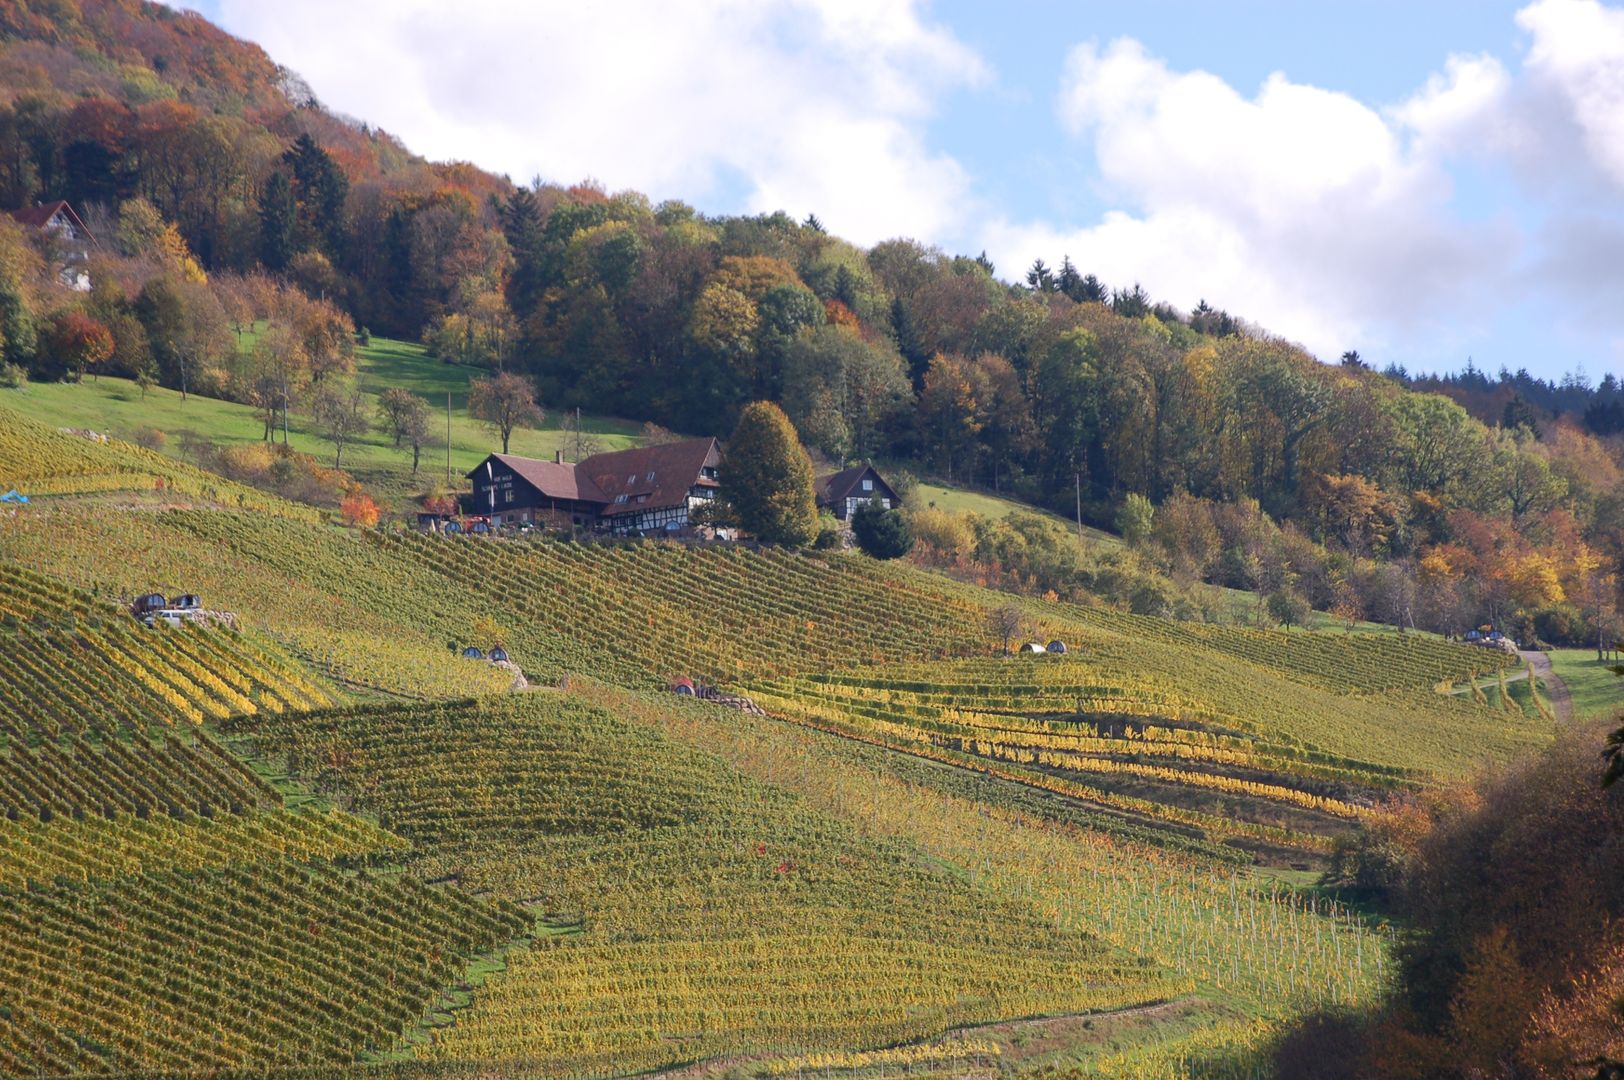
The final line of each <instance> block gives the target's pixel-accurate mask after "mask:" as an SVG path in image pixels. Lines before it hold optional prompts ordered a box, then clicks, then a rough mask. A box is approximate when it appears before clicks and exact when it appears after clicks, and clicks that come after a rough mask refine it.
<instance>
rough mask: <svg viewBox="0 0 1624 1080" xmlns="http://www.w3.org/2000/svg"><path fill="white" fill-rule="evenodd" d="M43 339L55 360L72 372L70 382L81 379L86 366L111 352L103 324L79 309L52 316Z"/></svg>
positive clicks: (102, 360) (110, 343) (110, 338)
mask: <svg viewBox="0 0 1624 1080" xmlns="http://www.w3.org/2000/svg"><path fill="white" fill-rule="evenodd" d="M46 342H47V347H48V348H49V349H50V351H51V355H52V356H53V357H55V358H56V361H57V363H59V364H61V365H62V366H63V367H64V368H65V369H67V370H68V371H71V372H72V373H73V381H74V382H82V381H83V380H84V377H85V371H86V370H87V369H93V368H95V367H97V366H98V365H99V364H102V363H104V362H106V361H107V360H108V359H110V358H111V357H112V355H113V335H112V334H111V333H110V332H109V331H108V329H107V327H105V326H103V325H102V324H101V323H99V322H97V321H96V320H95V319H92V318H91V317H90V316H88V315H86V314H84V313H83V312H79V311H64V312H59V313H58V314H56V315H54V316H52V318H51V324H50V329H49V331H48V332H47V334H46Z"/></svg>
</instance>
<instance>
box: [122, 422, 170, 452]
mask: <svg viewBox="0 0 1624 1080" xmlns="http://www.w3.org/2000/svg"><path fill="white" fill-rule="evenodd" d="M130 441H131V442H133V443H134V444H135V445H137V446H144V447H146V448H147V449H148V450H162V449H163V448H164V446H165V444H167V443H168V442H169V436H167V435H165V434H164V433H163V432H162V431H159V430H158V429H157V428H155V427H138V428H136V429H135V430H134V431H133V432H131V433H130Z"/></svg>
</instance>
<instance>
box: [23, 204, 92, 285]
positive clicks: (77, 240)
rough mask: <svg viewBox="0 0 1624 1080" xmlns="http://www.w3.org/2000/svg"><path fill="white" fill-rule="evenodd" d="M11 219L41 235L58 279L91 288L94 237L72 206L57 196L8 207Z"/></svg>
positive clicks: (63, 282)
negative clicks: (12, 208)
mask: <svg viewBox="0 0 1624 1080" xmlns="http://www.w3.org/2000/svg"><path fill="white" fill-rule="evenodd" d="M11 219H12V220H13V221H15V222H17V223H18V224H19V225H23V226H25V227H27V228H29V229H32V230H34V231H35V233H36V234H38V235H40V236H42V237H43V238H44V240H45V241H46V243H47V244H48V245H49V246H50V247H51V248H52V249H53V250H52V251H51V255H52V257H53V259H54V261H55V262H56V263H57V264H58V269H57V279H58V280H59V281H61V282H62V284H63V285H66V286H67V287H68V288H70V289H73V290H74V291H75V292H89V291H90V271H89V270H88V269H87V264H88V263H89V261H90V249H91V247H92V246H94V244H95V243H96V238H95V237H94V236H92V235H90V230H89V229H87V228H85V223H84V222H83V221H81V220H79V215H78V214H76V213H74V212H73V207H71V206H69V205H68V204H67V203H66V202H64V201H63V200H61V199H58V200H57V201H56V202H48V203H41V204H40V205H38V206H28V207H24V208H23V209H21V210H13V211H11Z"/></svg>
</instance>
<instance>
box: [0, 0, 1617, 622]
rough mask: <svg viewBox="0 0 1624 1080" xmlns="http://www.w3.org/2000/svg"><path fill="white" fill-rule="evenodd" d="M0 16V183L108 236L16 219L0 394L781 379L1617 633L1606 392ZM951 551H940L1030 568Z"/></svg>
mask: <svg viewBox="0 0 1624 1080" xmlns="http://www.w3.org/2000/svg"><path fill="white" fill-rule="evenodd" d="M0 28H3V29H4V31H5V37H4V41H3V43H0V99H3V105H0V150H3V152H0V202H3V203H4V205H6V206H8V207H24V206H29V205H31V204H34V203H36V202H40V201H44V200H52V199H66V200H69V202H70V203H71V204H72V205H73V206H75V207H76V208H77V209H78V210H79V211H80V213H81V214H82V216H83V218H84V220H85V221H86V223H87V224H88V225H89V227H90V229H91V231H92V232H93V233H94V234H95V236H96V237H97V245H96V247H95V249H94V251H93V252H92V258H91V263H92V269H93V273H92V281H93V288H92V289H91V291H90V292H89V293H88V294H81V293H75V292H72V291H70V290H66V289H64V288H62V287H60V285H59V284H58V283H57V280H56V278H55V276H54V272H53V262H54V259H55V258H56V254H55V253H53V251H52V250H51V249H50V244H48V243H41V242H40V241H39V238H38V237H36V236H33V235H31V234H30V233H29V231H28V230H26V229H24V228H23V227H21V226H13V225H11V224H9V223H7V224H3V225H0V333H3V349H4V357H5V361H6V362H7V363H8V364H10V365H14V366H12V367H10V368H8V369H7V371H8V372H9V373H10V374H8V375H7V380H8V381H13V382H14V381H16V380H17V379H18V378H20V376H21V372H22V370H23V369H27V370H28V371H30V372H31V373H32V374H33V375H34V376H35V377H36V378H53V379H54V378H61V377H64V376H66V377H79V376H80V375H81V374H82V373H84V372H90V373H98V372H99V373H108V374H117V375H125V376H128V377H132V378H135V379H137V380H140V381H142V382H143V383H145V382H146V381H148V380H156V381H158V382H161V383H162V384H164V385H166V386H172V387H175V388H177V389H182V390H185V391H187V392H197V393H203V394H208V395H213V396H218V397H226V398H231V399H233V400H237V401H242V402H246V403H249V404H252V405H253V406H254V407H255V408H256V409H258V410H259V411H260V413H261V415H262V419H263V421H264V429H265V435H266V438H267V439H268V440H271V441H274V440H275V439H276V438H277V429H278V426H279V418H281V419H283V420H285V416H286V414H287V413H288V412H289V411H290V410H297V411H300V412H303V413H307V414H310V415H312V416H320V417H322V418H324V421H323V422H324V423H325V424H327V425H328V426H331V427H333V428H334V429H335V430H337V429H342V428H343V427H344V426H345V425H351V426H353V425H354V424H357V423H364V422H365V421H366V418H365V417H364V416H362V415H360V414H359V412H358V409H357V407H356V398H355V396H354V395H353V394H350V393H349V392H348V390H347V381H346V380H347V378H348V373H349V372H350V371H351V370H352V368H353V365H354V360H353V355H352V354H353V340H354V335H355V334H356V333H357V332H361V333H363V334H364V333H365V332H366V331H368V330H370V331H377V332H380V333H389V334H392V335H397V336H404V337H410V338H419V337H421V338H422V339H423V340H424V341H425V342H426V343H428V344H429V346H430V347H431V349H432V351H433V352H434V353H436V354H437V355H438V356H440V357H441V358H442V359H444V360H446V361H450V362H456V363H462V364H469V365H474V366H476V367H484V368H505V369H509V370H513V371H517V372H519V373H521V374H524V375H526V376H531V377H533V379H534V385H535V387H536V390H537V395H538V398H539V400H540V402H541V403H542V405H543V406H544V407H546V408H549V409H554V410H565V409H569V408H571V407H574V406H583V407H585V408H587V409H588V410H598V411H603V412H607V413H610V414H612V415H618V416H627V417H632V418H635V419H638V420H651V421H656V422H659V423H661V424H664V425H666V426H667V427H670V428H673V429H676V430H679V431H688V432H696V433H702V434H716V433H724V432H725V431H727V430H729V429H730V427H731V425H732V421H733V419H734V417H735V415H736V413H737V410H738V408H739V407H740V406H741V405H742V404H743V403H744V402H746V401H748V400H752V399H756V398H762V397H766V398H772V399H777V400H779V401H781V402H782V403H783V405H784V407H785V409H786V411H787V412H788V413H789V415H790V417H791V419H792V420H793V421H794V422H795V423H796V425H797V428H798V430H799V431H800V433H801V435H802V437H803V439H804V440H805V441H806V442H807V443H808V444H809V446H811V447H812V448H813V449H814V450H815V451H818V452H820V453H822V454H824V455H826V456H827V457H829V458H830V459H833V460H835V461H837V462H838V461H845V460H852V459H857V458H861V457H878V458H882V459H885V460H889V461H893V462H897V463H900V464H902V465H905V466H906V467H907V468H908V469H911V470H912V471H914V472H917V473H926V474H933V475H937V476H940V477H942V478H946V479H949V480H951V481H953V482H956V483H959V484H970V485H978V486H982V487H986V488H989V489H998V490H1000V491H1003V492H1006V493H1010V494H1013V495H1015V496H1016V497H1018V498H1022V499H1025V500H1027V501H1029V502H1033V503H1037V504H1039V505H1043V506H1047V507H1050V508H1053V509H1056V510H1058V511H1060V512H1061V513H1063V514H1065V515H1067V516H1074V515H1078V514H1080V515H1081V516H1082V517H1083V518H1085V519H1087V520H1089V521H1091V522H1093V523H1096V524H1104V525H1107V526H1114V527H1120V528H1123V529H1125V530H1126V531H1128V532H1130V534H1133V535H1135V536H1147V537H1151V538H1152V540H1153V542H1152V543H1151V544H1150V545H1149V546H1148V547H1147V549H1146V550H1147V553H1148V554H1149V556H1150V557H1151V559H1152V561H1153V562H1155V563H1157V564H1158V565H1159V566H1160V568H1161V569H1162V570H1165V571H1167V572H1170V573H1172V574H1173V576H1174V577H1175V579H1176V580H1179V581H1181V582H1189V581H1210V582H1214V583H1218V584H1223V585H1228V586H1233V587H1238V588H1245V589H1255V590H1259V591H1261V592H1264V593H1277V592H1284V593H1287V594H1290V595H1295V596H1299V597H1301V598H1302V599H1304V600H1306V601H1307V602H1308V603H1310V604H1311V605H1313V606H1314V607H1317V608H1320V609H1331V608H1336V609H1338V610H1341V611H1344V612H1347V613H1349V614H1350V617H1359V616H1366V617H1370V618H1374V619H1379V620H1384V621H1388V622H1391V623H1394V624H1397V625H1404V624H1414V625H1420V626H1428V627H1431V628H1434V629H1438V630H1444V631H1450V632H1459V631H1461V630H1463V629H1464V628H1466V627H1469V626H1474V625H1479V624H1481V623H1485V622H1494V623H1496V624H1502V625H1506V627H1507V629H1510V630H1514V631H1515V632H1516V633H1517V634H1518V636H1519V638H1521V639H1524V640H1530V639H1532V638H1533V637H1535V636H1536V635H1537V636H1540V637H1543V638H1545V639H1546V640H1554V641H1568V642H1579V641H1583V640H1587V639H1588V640H1595V639H1597V638H1599V637H1601V638H1604V637H1606V636H1608V635H1609V634H1610V633H1612V631H1613V623H1614V620H1615V618H1616V616H1615V613H1614V609H1615V603H1614V592H1615V585H1616V579H1615V571H1616V566H1615V565H1614V559H1613V557H1612V556H1610V555H1603V554H1600V553H1601V552H1607V551H1616V550H1618V547H1619V545H1618V541H1619V539H1620V538H1621V535H1624V498H1621V496H1620V492H1619V480H1620V471H1619V463H1618V459H1619V454H1618V448H1617V446H1616V445H1614V444H1613V443H1612V442H1610V441H1605V440H1603V439H1601V438H1598V435H1605V436H1607V438H1608V439H1611V437H1612V436H1611V433H1612V432H1613V431H1615V430H1616V429H1617V425H1616V424H1612V423H1611V421H1610V420H1609V419H1608V417H1609V416H1610V415H1611V414H1610V413H1609V412H1608V411H1607V410H1608V409H1609V408H1612V405H1610V404H1609V402H1610V401H1611V400H1612V399H1611V397H1609V396H1608V395H1609V394H1610V393H1611V391H1610V390H1609V388H1608V387H1607V386H1604V387H1602V388H1601V389H1600V390H1599V391H1598V392H1597V393H1596V394H1595V395H1594V396H1593V400H1592V398H1590V397H1586V396H1584V395H1581V396H1578V397H1576V396H1574V394H1567V396H1563V394H1562V393H1558V392H1557V388H1555V387H1547V388H1546V389H1547V390H1549V392H1548V393H1547V392H1543V391H1541V390H1540V387H1542V386H1544V385H1545V384H1539V386H1535V385H1534V381H1532V380H1526V379H1521V377H1520V376H1519V377H1516V378H1514V377H1512V376H1509V375H1508V376H1505V377H1504V378H1503V379H1502V380H1501V382H1500V384H1497V385H1498V386H1499V387H1501V389H1493V388H1490V387H1488V385H1487V383H1486V382H1484V383H1483V384H1482V385H1479V382H1474V381H1473V379H1474V378H1476V379H1477V380H1482V376H1480V375H1477V376H1472V375H1471V373H1469V374H1468V376H1462V377H1461V378H1460V379H1459V380H1456V381H1455V382H1451V383H1447V384H1440V383H1432V384H1425V385H1426V386H1427V387H1429V388H1431V389H1443V390H1446V391H1448V392H1449V393H1450V394H1451V395H1452V396H1454V397H1455V398H1459V399H1461V400H1462V401H1465V402H1466V403H1467V405H1469V406H1471V411H1468V409H1467V408H1464V407H1462V406H1461V405H1458V404H1456V403H1455V402H1454V401H1452V400H1450V398H1449V397H1446V396H1441V395H1438V394H1434V393H1424V392H1418V391H1417V390H1416V389H1411V388H1410V387H1408V386H1407V385H1406V384H1405V380H1404V379H1402V378H1400V377H1398V376H1399V375H1401V374H1402V373H1399V372H1392V373H1389V374H1378V373H1376V372H1374V371H1372V370H1369V369H1368V368H1367V367H1366V366H1365V364H1364V362H1363V361H1361V360H1360V359H1359V357H1358V356H1357V355H1356V354H1349V355H1346V356H1344V357H1343V358H1342V361H1341V363H1339V364H1335V365H1326V364H1322V363H1319V362H1317V361H1316V359H1315V358H1313V357H1311V356H1309V355H1307V354H1306V353H1305V352H1304V351H1303V350H1301V349H1300V348H1297V347H1295V346H1293V345H1291V344H1290V343H1288V342H1285V341H1282V340H1279V339H1276V338H1274V337H1271V336H1270V335H1269V334H1268V333H1267V331H1266V330H1265V329H1261V328H1258V327H1254V326H1251V325H1249V324H1247V323H1246V322H1245V321H1244V320H1242V319H1239V318H1236V317H1233V316H1231V315H1230V314H1228V313H1225V312H1221V311H1214V310H1212V309H1211V308H1209V307H1208V306H1207V305H1206V304H1204V303H1194V304H1193V306H1189V307H1188V308H1187V309H1186V310H1182V311H1181V310H1180V309H1179V308H1178V307H1176V306H1175V305H1174V304H1172V303H1165V302H1160V301H1159V300H1158V299H1153V298H1151V297H1148V296H1147V295H1146V294H1145V293H1144V291H1143V290H1142V289H1140V288H1138V287H1137V286H1136V285H1133V284H1132V283H1128V282H1117V283H1109V286H1111V287H1108V285H1107V284H1102V283H1101V282H1100V281H1098V280H1097V279H1096V278H1094V277H1093V276H1092V275H1089V274H1087V273H1086V272H1085V271H1086V263H1087V253H1086V252H1077V253H1073V254H1075V255H1077V256H1078V265H1074V264H1073V262H1072V260H1071V258H1069V257H1063V258H1062V259H1061V260H1060V262H1059V264H1058V267H1057V268H1055V269H1051V268H1049V267H1048V266H1046V265H1043V264H1042V263H1041V261H1040V262H1039V264H1037V265H1034V266H1033V267H1031V268H1030V269H1029V270H1027V271H1025V272H1022V271H1019V270H1015V269H1014V268H1003V277H1000V276H999V275H998V274H996V273H995V268H994V267H992V266H991V265H989V264H988V262H987V260H986V259H985V258H969V257H963V256H950V255H948V254H945V253H943V252H941V251H938V250H935V249H932V248H930V247H927V246H925V245H922V244H920V243H917V242H915V241H912V240H908V239H897V240H892V241H887V242H885V243H881V244H878V245H876V246H875V247H873V248H872V249H868V250H863V249H860V248H858V247H856V246H854V245H852V244H849V243H847V242H845V241H842V240H840V239H839V238H837V237H833V236H830V235H828V234H827V233H826V232H825V231H824V230H823V228H822V227H821V225H820V224H819V223H818V222H817V220H816V219H815V218H809V219H808V220H806V221H803V222H796V221H792V220H790V219H788V218H787V217H785V216H783V215H782V214H777V215H766V216H762V217H719V216H712V215H708V214H705V213H702V212H700V211H699V210H696V209H695V208H693V207H691V206H687V205H685V204H682V203H680V202H665V203H662V204H660V205H658V206H655V205H651V203H650V201H649V200H648V199H647V198H645V197H644V196H642V195H640V194H638V193H636V192H618V193H610V192H606V191H604V190H602V189H601V188H599V187H597V186H595V185H593V184H591V183H582V184H577V185H575V186H572V187H563V186H559V185H557V184H554V183H550V182H545V181H539V180H538V181H537V182H535V183H523V184H515V183H514V182H513V180H511V179H510V178H508V177H500V176H493V175H491V174H489V173H487V172H484V171H482V170H480V169H479V168H477V167H475V166H473V165H469V164H462V163H451V164H434V163H429V162H426V161H424V160H422V159H420V158H417V157H415V156H413V155H412V154H411V153H410V152H409V151H408V150H407V149H406V148H405V147H403V146H402V145H401V144H400V143H399V142H398V141H397V140H395V139H393V138H391V137H390V136H388V135H387V134H385V133H382V132H379V131H377V130H375V129H372V128H369V127H368V126H367V125H366V124H365V123H363V122H357V121H352V120H349V119H346V118H341V117H338V116H335V115H333V114H331V113H330V112H328V111H326V110H325V109H324V108H322V107H321V105H320V104H319V103H318V102H317V101H316V100H315V99H314V97H313V95H312V94H311V93H310V91H309V90H308V88H307V87H305V86H304V84H303V83H302V82H301V80H299V79H298V77H297V76H296V75H295V74H293V73H291V72H288V71H285V70H283V69H281V68H279V67H278V66H277V65H276V64H275V63H274V61H273V60H272V59H270V58H268V57H266V56H265V54H264V53H263V52H262V51H261V50H260V49H259V48H257V47H256V46H254V45H251V44H248V43H244V42H241V41H237V40H235V39H233V38H231V37H229V36H228V35H226V34H223V33H221V32H220V31H218V30H217V29H215V28H213V27H212V26H210V25H209V24H208V23H207V22H206V21H205V20H203V19H201V18H200V17H198V16H196V15H193V14H187V13H183V12H178V11H175V10H173V9H170V8H167V7H163V6H160V5H156V4H150V3H143V2H140V0H83V2H79V3H76V2H72V0H64V2H55V3H51V4H40V3H30V2H12V3H8V4H7V5H5V6H4V8H3V9H0ZM1059 254H1061V255H1064V253H1059ZM1012 271H1013V273H1012ZM1011 276H1013V277H1014V278H1016V280H1015V282H1014V283H1013V284H1010V283H1007V279H1008V278H1009V277H1011ZM1169 299H1176V300H1179V301H1182V302H1183V303H1184V304H1186V305H1189V304H1190V303H1191V301H1194V300H1198V299H1199V298H1189V297H1185V298H1169ZM1519 380H1520V381H1519ZM1419 385H1421V384H1418V386H1419ZM1576 385H1577V384H1576ZM1508 387H1511V388H1516V387H1520V388H1521V391H1517V390H1516V389H1512V390H1511V391H1510V395H1511V396H1509V397H1508V391H1506V390H1505V389H1504V388H1508ZM1523 392H1525V393H1523ZM1519 393H1521V396H1519ZM1474 395H1476V396H1475V397H1474ZM1527 399H1533V400H1532V403H1530V401H1529V400H1527ZM1513 404H1515V405H1516V407H1512V405H1513ZM1474 413H1475V414H1476V417H1477V418H1474V415H1473V414H1474ZM1485 421H1487V423H1485ZM1136 499H1137V500H1141V501H1135V500H1136ZM1143 500H1148V504H1147V503H1146V502H1144V501H1143ZM335 501H336V497H335ZM1231 506H1239V507H1240V508H1241V510H1240V517H1239V518H1235V519H1234V520H1231V519H1232V518H1234V514H1233V513H1232V512H1231V511H1230V510H1229V509H1228V508H1229V507H1231ZM1226 514H1227V515H1229V516H1227V517H1226ZM1124 515H1126V516H1124ZM1152 515H1154V518H1155V525H1154V527H1153V526H1152V524H1151V521H1152ZM1277 526H1283V527H1284V531H1283V532H1282V531H1281V530H1280V529H1279V528H1277ZM942 535H943V534H942V533H941V532H940V530H938V531H937V532H935V533H934V534H932V535H930V536H927V537H926V539H927V540H929V541H934V542H937V543H938V544H940V542H941V540H942ZM948 535H949V537H950V539H949V542H948V543H947V545H946V546H947V547H949V548H953V547H955V544H954V543H953V542H952V541H951V536H952V535H954V534H953V533H952V532H951V531H950V532H949V534H948ZM959 535H962V534H959ZM956 546H957V547H958V548H959V549H960V550H949V551H947V552H946V553H945V559H946V560H947V561H952V560H954V559H958V558H966V557H968V558H973V559H974V560H976V561H977V562H979V563H981V564H982V565H983V566H987V565H990V564H991V565H994V569H995V570H996V569H997V568H998V567H999V566H1001V565H1003V564H1006V563H1008V562H1009V558H1008V554H1009V553H1008V551H1007V550H1002V549H1001V545H1000V544H997V543H975V544H958V545H956ZM1002 548H1007V545H1002ZM938 554H943V553H942V552H938ZM1017 561H1019V560H1017ZM1388 568H1391V569H1388ZM1019 569H1020V570H1021V571H1022V572H1023V574H1026V575H1027V576H1031V573H1030V570H1031V568H1030V567H1029V566H1021V567H1020V568H1019ZM1078 580H1079V579H1078V578H1077V575H1076V574H1075V573H1068V574H1067V575H1065V580H1061V581H1058V582H1045V583H1044V585H1043V587H1044V588H1048V587H1057V588H1058V589H1059V591H1062V592H1065V591H1068V590H1069V589H1070V588H1071V587H1073V586H1075V585H1077V584H1078ZM1143 609H1144V610H1151V611H1160V610H1168V609H1169V608H1168V602H1167V601H1166V600H1165V597H1164V598H1161V599H1158V598H1157V597H1156V596H1151V597H1149V598H1148V599H1146V601H1145V604H1144V605H1143Z"/></svg>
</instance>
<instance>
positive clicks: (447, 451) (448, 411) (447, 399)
mask: <svg viewBox="0 0 1624 1080" xmlns="http://www.w3.org/2000/svg"><path fill="white" fill-rule="evenodd" d="M445 482H446V483H447V484H449V483H451V391H449V390H447V391H446V392H445Z"/></svg>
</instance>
